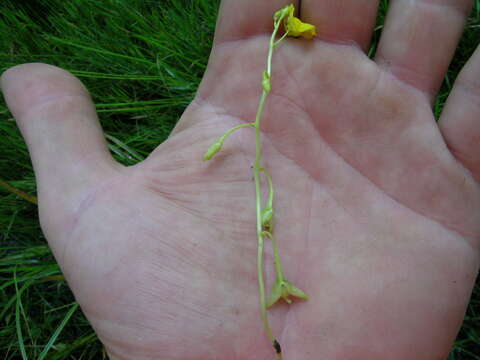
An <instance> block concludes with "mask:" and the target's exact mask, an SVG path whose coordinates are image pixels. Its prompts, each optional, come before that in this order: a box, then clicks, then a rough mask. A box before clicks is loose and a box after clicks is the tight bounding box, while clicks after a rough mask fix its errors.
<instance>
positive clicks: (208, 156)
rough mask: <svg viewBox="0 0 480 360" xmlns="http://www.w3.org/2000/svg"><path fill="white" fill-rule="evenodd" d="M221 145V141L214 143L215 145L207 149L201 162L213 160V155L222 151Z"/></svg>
mask: <svg viewBox="0 0 480 360" xmlns="http://www.w3.org/2000/svg"><path fill="white" fill-rule="evenodd" d="M222 145H223V143H222V142H221V141H216V142H215V143H213V144H212V146H210V147H209V148H208V150H207V152H206V153H205V155H203V161H208V160H210V159H211V158H213V157H214V156H215V154H216V153H218V152H219V151H220V150H221V149H222Z"/></svg>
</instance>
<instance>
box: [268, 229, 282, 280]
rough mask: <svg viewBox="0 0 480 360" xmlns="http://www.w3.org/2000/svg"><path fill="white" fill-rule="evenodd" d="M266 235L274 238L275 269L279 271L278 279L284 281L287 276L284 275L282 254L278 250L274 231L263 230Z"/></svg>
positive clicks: (271, 238)
mask: <svg viewBox="0 0 480 360" xmlns="http://www.w3.org/2000/svg"><path fill="white" fill-rule="evenodd" d="M263 233H264V235H265V236H268V237H269V238H270V240H272V247H273V261H274V263H275V270H276V272H277V281H279V282H282V281H284V280H285V276H284V275H283V268H282V263H281V261H280V254H279V252H278V246H277V240H276V239H275V236H273V234H272V233H270V232H268V231H264V232H263Z"/></svg>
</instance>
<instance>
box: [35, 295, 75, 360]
mask: <svg viewBox="0 0 480 360" xmlns="http://www.w3.org/2000/svg"><path fill="white" fill-rule="evenodd" d="M77 309H78V303H75V304H74V305H73V306H72V307H71V308H70V310H68V312H67V313H66V314H65V317H64V318H63V320H62V322H61V323H60V324H59V325H58V327H57V328H56V329H55V331H54V333H53V334H52V337H51V338H50V340H48V342H47V344H46V345H45V347H44V348H43V350H42V352H41V353H40V355H39V356H38V358H37V360H43V359H45V357H46V356H47V354H48V352H49V351H50V349H51V348H52V346H53V344H55V341H57V338H58V336H59V335H60V333H61V332H62V330H63V328H64V327H65V326H66V325H67V323H68V322H69V321H70V318H71V317H72V316H73V314H74V313H75V312H76V311H77Z"/></svg>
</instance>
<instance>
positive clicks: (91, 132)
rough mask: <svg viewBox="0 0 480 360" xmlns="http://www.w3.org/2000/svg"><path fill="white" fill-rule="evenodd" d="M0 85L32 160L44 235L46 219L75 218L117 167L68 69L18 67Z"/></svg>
mask: <svg viewBox="0 0 480 360" xmlns="http://www.w3.org/2000/svg"><path fill="white" fill-rule="evenodd" d="M0 86H1V89H2V91H3V94H4V97H5V100H6V102H7V105H8V107H9V109H10V111H11V112H12V114H13V116H14V117H15V119H16V121H17V124H18V126H19V128H20V131H21V132H22V135H23V137H24V138H25V141H26V143H27V146H28V149H29V152H30V156H31V158H32V163H33V167H34V170H35V175H36V178H37V186H38V196H39V205H40V216H41V219H42V226H43V228H44V229H43V230H44V231H45V232H46V233H48V232H49V227H50V225H51V224H49V223H51V222H52V221H50V220H49V219H58V220H55V221H53V222H62V220H65V219H68V217H69V215H74V213H75V211H77V209H78V207H79V205H80V204H81V202H82V199H83V198H85V197H87V194H88V192H89V191H91V189H93V188H94V187H95V186H97V185H98V184H100V183H102V182H104V179H107V178H109V177H111V175H112V174H115V173H116V169H119V165H118V164H116V163H115V162H114V160H113V159H112V157H111V156H110V154H109V151H108V149H107V146H106V143H105V139H104V136H103V133H102V130H101V127H100V124H99V122H98V118H97V115H96V112H95V107H94V105H93V103H92V101H91V99H90V96H89V94H88V92H87V91H86V89H85V87H84V86H83V85H82V84H81V82H80V81H79V80H78V79H77V78H75V77H74V76H73V75H71V74H70V73H68V72H67V71H64V70H61V69H59V68H57V67H54V66H50V65H46V64H25V65H20V66H16V67H13V68H11V69H9V70H7V71H6V72H5V73H4V74H3V75H2V77H1V78H0ZM45 214H47V215H45ZM44 220H46V221H44ZM52 226H54V225H53V224H52ZM47 237H49V235H48V234H47Z"/></svg>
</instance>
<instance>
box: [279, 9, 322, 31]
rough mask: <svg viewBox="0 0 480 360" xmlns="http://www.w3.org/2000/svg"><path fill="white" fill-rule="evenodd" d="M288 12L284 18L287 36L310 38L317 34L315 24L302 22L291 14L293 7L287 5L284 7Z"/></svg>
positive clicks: (293, 10)
mask: <svg viewBox="0 0 480 360" xmlns="http://www.w3.org/2000/svg"><path fill="white" fill-rule="evenodd" d="M284 9H285V11H287V12H288V14H287V17H286V19H285V31H286V32H287V35H289V36H303V37H304V38H307V39H312V38H313V37H314V36H316V35H317V29H316V28H315V25H312V24H307V23H304V22H302V21H301V20H300V19H299V18H297V17H295V16H293V15H294V13H295V7H294V6H293V5H291V4H290V5H288V6H287V7H285V8H284Z"/></svg>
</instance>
